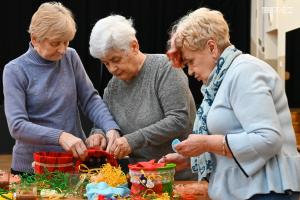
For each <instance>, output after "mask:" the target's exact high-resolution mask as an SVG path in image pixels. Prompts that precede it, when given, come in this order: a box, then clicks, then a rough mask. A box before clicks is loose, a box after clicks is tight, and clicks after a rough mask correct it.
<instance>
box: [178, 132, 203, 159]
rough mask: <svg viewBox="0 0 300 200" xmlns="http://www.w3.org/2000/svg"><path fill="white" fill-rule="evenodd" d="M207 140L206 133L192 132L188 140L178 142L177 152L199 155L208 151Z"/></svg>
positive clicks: (191, 155) (185, 154)
mask: <svg viewBox="0 0 300 200" xmlns="http://www.w3.org/2000/svg"><path fill="white" fill-rule="evenodd" d="M206 140H207V137H206V135H199V134H190V135H189V136H188V138H187V139H186V140H183V141H182V142H181V143H179V144H177V145H176V147H175V149H176V151H177V153H179V154H181V155H183V156H186V157H193V156H199V155H200V154H202V153H204V152H206V151H207V150H206Z"/></svg>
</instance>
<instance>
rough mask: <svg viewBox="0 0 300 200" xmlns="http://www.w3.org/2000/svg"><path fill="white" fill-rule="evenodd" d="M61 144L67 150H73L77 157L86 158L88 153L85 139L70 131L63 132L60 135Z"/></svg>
mask: <svg viewBox="0 0 300 200" xmlns="http://www.w3.org/2000/svg"><path fill="white" fill-rule="evenodd" d="M59 144H60V145H61V146H62V148H63V149H64V150H65V151H67V152H71V153H72V154H73V156H74V157H75V158H80V159H81V160H84V159H85V158H86V157H87V155H88V152H87V149H86V146H85V144H84V143H83V141H82V140H81V139H80V138H78V137H75V136H74V135H72V134H70V133H67V132H63V133H62V134H61V135H60V137H59Z"/></svg>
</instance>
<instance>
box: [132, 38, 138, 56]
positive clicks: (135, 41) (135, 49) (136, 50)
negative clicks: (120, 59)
mask: <svg viewBox="0 0 300 200" xmlns="http://www.w3.org/2000/svg"><path fill="white" fill-rule="evenodd" d="M130 48H131V50H132V52H133V53H134V54H138V52H139V51H140V46H139V43H138V41H137V40H133V41H132V42H131V44H130Z"/></svg>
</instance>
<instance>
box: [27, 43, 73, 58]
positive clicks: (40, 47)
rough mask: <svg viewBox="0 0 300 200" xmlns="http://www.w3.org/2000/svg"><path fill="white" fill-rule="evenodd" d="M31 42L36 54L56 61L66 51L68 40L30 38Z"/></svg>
mask: <svg viewBox="0 0 300 200" xmlns="http://www.w3.org/2000/svg"><path fill="white" fill-rule="evenodd" d="M31 43H32V44H33V46H34V49H35V50H36V51H37V52H38V54H39V55H40V56H41V57H42V58H44V59H46V60H49V61H58V60H60V59H62V57H63V55H64V54H65V53H66V49H67V47H68V46H69V41H68V40H67V41H61V40H58V39H48V38H46V39H44V40H41V41H39V40H36V39H34V38H32V39H31Z"/></svg>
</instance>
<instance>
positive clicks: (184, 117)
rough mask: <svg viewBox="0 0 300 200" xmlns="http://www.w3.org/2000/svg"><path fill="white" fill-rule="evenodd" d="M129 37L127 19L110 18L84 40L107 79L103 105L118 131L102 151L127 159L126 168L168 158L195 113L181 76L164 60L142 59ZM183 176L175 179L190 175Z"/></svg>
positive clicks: (154, 56)
mask: <svg viewBox="0 0 300 200" xmlns="http://www.w3.org/2000/svg"><path fill="white" fill-rule="evenodd" d="M135 33H136V31H135V29H134V28H133V26H132V21H131V20H130V19H126V18H124V17H123V16H120V15H112V16H108V17H106V18H103V19H100V20H99V21H98V22H97V23H96V24H95V26H94V28H93V30H92V33H91V37H90V53H91V55H92V56H93V57H95V58H99V59H100V60H101V61H102V62H103V63H104V64H105V66H106V67H107V69H108V71H109V72H110V73H111V74H112V75H113V77H112V79H111V80H110V82H109V83H108V86H107V88H106V89H105V91H104V96H103V100H104V102H105V103H106V104H107V106H108V108H109V110H110V112H111V113H112V115H113V116H114V119H115V120H116V122H117V123H118V124H119V126H120V128H121V135H119V134H117V133H116V135H115V138H116V139H115V141H114V142H113V143H112V145H111V146H108V147H107V151H109V152H111V153H113V154H114V155H115V156H116V157H117V158H123V157H125V156H127V155H129V156H130V159H129V160H130V162H131V163H135V162H139V161H147V160H150V159H159V158H160V157H161V156H163V155H165V154H166V153H170V152H172V148H171V145H170V144H171V141H172V140H173V139H174V138H181V139H184V138H186V137H187V135H188V134H189V133H190V132H191V130H192V124H193V121H194V117H195V112H196V111H195V103H194V100H193V97H192V94H191V92H190V90H189V86H188V80H187V77H186V75H185V74H184V72H183V71H182V70H181V69H174V68H172V67H171V65H170V63H169V61H168V59H167V57H166V56H165V55H159V54H144V53H142V52H141V51H140V49H139V43H138V41H137V39H136V37H135ZM97 135H100V134H94V137H97ZM120 136H121V137H120ZM93 145H97V144H91V146H93ZM187 172H188V170H187ZM189 173H190V172H189ZM183 174H184V173H182V174H181V175H178V177H177V178H179V179H180V178H185V179H188V178H190V177H189V176H191V175H192V174H191V173H190V174H189V176H188V175H186V174H185V175H183ZM180 176H181V177H180Z"/></svg>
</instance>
